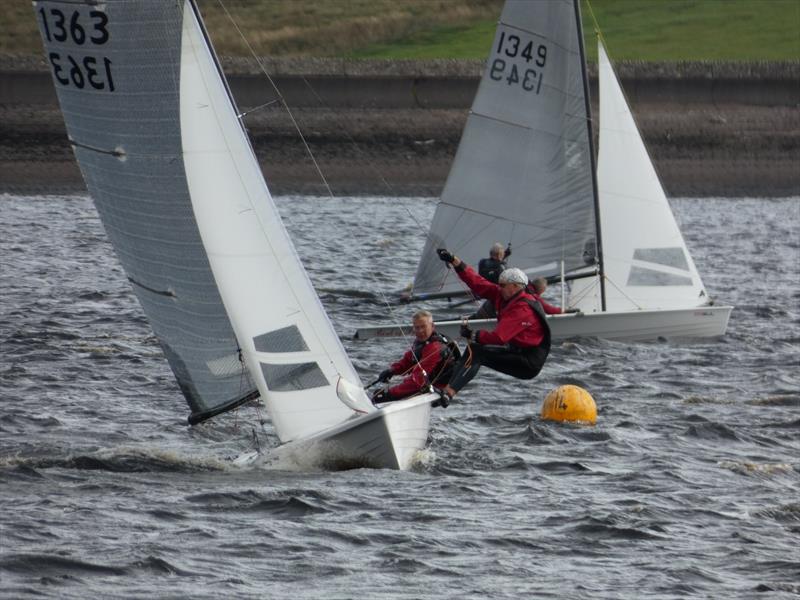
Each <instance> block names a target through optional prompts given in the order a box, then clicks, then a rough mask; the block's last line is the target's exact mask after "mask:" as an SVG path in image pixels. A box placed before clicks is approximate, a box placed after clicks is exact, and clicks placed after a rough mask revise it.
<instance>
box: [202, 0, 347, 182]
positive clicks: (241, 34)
mask: <svg viewBox="0 0 800 600" xmlns="http://www.w3.org/2000/svg"><path fill="white" fill-rule="evenodd" d="M217 2H218V4H219V6H220V8H222V10H223V11H224V12H225V15H226V16H227V17H228V20H229V21H230V22H231V24H232V25H233V27H234V28H235V29H236V32H237V33H238V34H239V37H241V38H242V41H243V42H244V43H245V45H246V46H247V49H248V50H249V51H250V54H251V55H252V56H253V58H254V59H255V60H256V63H258V66H259V68H260V69H261V72H262V73H263V74H264V76H265V77H266V78H267V81H269V83H270V85H271V86H272V89H273V90H274V91H275V93H276V94H277V96H278V98H277V101H279V102H280V103H281V105H282V106H283V107H284V108H285V109H286V114H287V115H289V119H290V120H291V121H292V125H294V128H295V130H297V134H298V135H299V136H300V140H301V141H302V142H303V146H304V147H305V149H306V152H307V153H308V156H309V158H310V159H311V162H313V163H314V168H315V169H316V170H317V173H319V176H320V179H322V183H323V184H325V189H327V190H328V194H329V195H330V196H331V197H333V191H332V190H331V186H330V184H329V183H328V180H327V178H326V177H325V174H324V173H323V172H322V169H321V168H320V166H319V164H318V163H317V159H316V158H315V157H314V153H313V152H311V148H310V147H309V145H308V142H307V141H306V138H305V136H304V135H303V131H302V130H301V129H300V125H299V124H298V123H297V120H296V119H295V117H294V114H293V113H292V111H291V109H290V108H289V105H288V104H287V103H286V99H285V98H284V97H283V94H281V91H280V89H278V86H277V85H276V84H275V81H273V79H272V77H270V75H269V73H268V72H267V68H266V67H265V66H264V63H263V61H262V60H261V58H260V57H259V56H257V55H256V52H255V50H254V49H253V46H252V45H251V44H250V42H249V41H248V39H247V38H246V37H245V35H244V32H243V31H242V30H241V28H240V27H239V24H238V23H237V22H236V21H235V20H234V18H233V16H232V15H231V13H230V12H229V11H228V7H226V6H225V4H224V3H223V1H222V0H217ZM272 102H275V101H274V100H273V101H272Z"/></svg>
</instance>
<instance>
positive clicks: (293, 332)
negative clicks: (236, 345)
mask: <svg viewBox="0 0 800 600" xmlns="http://www.w3.org/2000/svg"><path fill="white" fill-rule="evenodd" d="M253 343H254V344H255V348H256V352H273V353H280V352H307V351H308V344H306V341H305V340H304V339H303V336H302V335H301V334H300V330H299V329H298V328H297V325H290V326H288V327H282V328H281V329H276V330H274V331H269V332H267V333H264V334H262V335H259V336H257V337H255V338H253Z"/></svg>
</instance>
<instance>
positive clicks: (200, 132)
mask: <svg viewBox="0 0 800 600" xmlns="http://www.w3.org/2000/svg"><path fill="white" fill-rule="evenodd" d="M34 8H35V11H36V14H37V18H38V20H39V26H40V29H41V33H42V39H43V42H44V45H45V51H46V54H47V56H48V58H49V61H50V64H51V66H52V72H53V79H54V83H55V87H56V89H57V92H58V97H59V102H60V104H61V108H62V112H63V113H64V117H65V122H66V125H67V131H68V135H69V138H70V142H71V144H72V146H73V148H74V151H75V155H76V158H77V160H78V163H79V165H80V168H81V171H82V174H83V177H84V179H85V181H86V185H87V188H88V190H89V193H90V194H91V196H92V198H93V200H94V202H95V204H96V206H97V209H98V212H99V213H100V217H101V219H102V221H103V224H104V227H105V229H106V232H107V234H108V237H109V238H110V240H111V242H112V244H113V245H114V247H115V250H116V252H117V254H118V257H119V260H120V262H121V264H122V266H123V268H124V270H125V273H126V274H127V276H128V279H129V280H130V282H131V284H132V287H133V290H134V292H135V293H136V295H137V297H138V299H139V301H140V303H141V304H142V307H143V308H144V311H145V313H146V315H147V317H148V319H149V321H150V324H151V326H152V328H153V331H154V332H155V334H156V336H157V337H158V339H159V341H160V342H161V346H162V348H163V349H164V353H165V355H166V357H167V360H168V361H169V364H170V366H171V367H172V370H173V372H174V374H175V377H176V380H177V382H178V384H179V386H180V388H181V390H182V392H183V394H184V396H185V397H186V399H187V402H188V404H189V406H190V408H191V414H190V416H189V422H190V423H192V424H194V423H199V422H201V421H204V420H205V419H208V418H211V417H213V416H215V415H218V414H220V413H223V412H225V411H228V410H231V409H233V408H235V407H237V406H239V405H241V404H243V403H245V402H247V401H249V400H252V399H254V398H257V397H258V396H260V397H261V398H262V399H263V401H264V402H265V404H266V406H267V409H268V412H269V415H270V418H271V420H272V423H273V425H274V428H275V431H276V433H277V435H278V437H279V438H280V441H281V442H282V443H283V444H285V445H290V446H291V447H294V448H297V449H301V450H302V449H307V448H309V447H310V446H314V447H315V451H316V452H318V453H319V454H320V455H321V456H324V458H325V460H326V461H328V460H334V461H337V460H338V461H344V462H345V463H348V464H360V465H364V466H376V467H387V468H397V469H405V468H408V467H409V466H410V465H411V464H412V461H413V458H414V455H415V453H416V452H417V451H418V450H420V449H421V448H423V447H424V445H425V444H426V442H427V437H428V427H429V420H430V412H431V402H432V401H435V400H437V399H438V395H437V394H433V393H431V394H424V395H420V396H417V397H414V398H411V399H409V400H406V401H401V402H395V403H392V404H391V405H389V406H387V407H386V408H376V407H374V406H372V403H371V402H370V400H369V398H368V397H367V395H366V393H365V391H364V389H363V387H362V385H361V382H360V380H359V377H358V375H357V373H356V371H355V369H354V367H353V365H352V364H351V362H350V360H349V358H348V357H347V355H346V353H345V350H344V348H343V347H342V345H341V342H340V340H339V338H338V336H337V334H336V332H335V331H334V329H333V326H332V324H331V322H330V321H329V319H328V317H327V315H326V314H325V311H324V309H323V307H322V304H321V302H320V301H319V298H318V297H317V295H316V293H315V291H314V288H313V286H312V284H311V282H310V280H309V278H308V276H307V274H306V272H305V270H304V269H303V266H302V264H301V262H300V260H299V258H298V256H297V254H296V252H295V249H294V246H293V245H292V242H291V240H290V238H289V236H288V234H287V232H286V230H285V228H284V226H283V223H282V222H281V219H280V217H279V215H278V211H277V210H276V207H275V205H274V203H273V200H272V197H271V195H270V193H269V190H268V188H267V185H266V183H265V181H264V179H263V177H262V174H261V171H260V168H259V166H258V163H257V161H256V158H255V155H254V153H253V150H252V147H251V145H250V142H249V140H248V138H247V135H246V133H245V130H244V127H243V125H242V123H241V121H240V118H239V116H238V111H237V110H236V107H235V104H234V101H233V98H232V96H231V94H230V90H229V88H228V86H227V84H226V82H225V79H224V77H223V75H222V71H221V69H220V66H219V62H218V60H217V58H216V56H215V54H214V52H213V49H212V48H211V44H210V41H209V39H208V36H207V34H206V32H205V29H204V26H203V24H202V20H201V17H200V13H199V11H198V9H197V7H196V5H195V3H194V0H180V1H169V2H166V1H164V0H118V1H114V0H107V1H106V2H103V3H100V4H97V3H95V2H86V3H76V2H72V3H64V2H59V1H49V0H42V1H38V2H35V3H34ZM256 458H257V457H255V456H252V455H248V456H246V457H244V458H242V459H241V460H240V461H239V462H240V463H242V462H250V461H252V460H255V459H256Z"/></svg>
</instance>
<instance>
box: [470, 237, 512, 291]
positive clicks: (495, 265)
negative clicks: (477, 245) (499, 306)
mask: <svg viewBox="0 0 800 600" xmlns="http://www.w3.org/2000/svg"><path fill="white" fill-rule="evenodd" d="M509 256H511V244H509V245H508V248H503V244H500V243H496V244H492V247H491V248H490V249H489V258H482V259H481V260H480V261H479V262H478V275H480V276H481V277H483V278H484V279H487V280H489V281H491V282H492V283H497V279H498V278H499V277H500V273H502V272H503V271H505V269H506V259H507V258H508V257H509Z"/></svg>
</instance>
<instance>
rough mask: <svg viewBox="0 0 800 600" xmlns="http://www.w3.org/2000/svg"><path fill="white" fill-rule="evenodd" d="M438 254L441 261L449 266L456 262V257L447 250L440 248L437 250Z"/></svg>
mask: <svg viewBox="0 0 800 600" xmlns="http://www.w3.org/2000/svg"><path fill="white" fill-rule="evenodd" d="M436 254H438V255H439V260H443V261H444V262H446V263H448V264H452V263H453V261H455V259H456V257H455V256H453V255H452V254H450V253H449V252H448V251H447V249H446V248H439V249H438V250H436Z"/></svg>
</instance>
